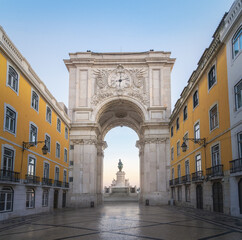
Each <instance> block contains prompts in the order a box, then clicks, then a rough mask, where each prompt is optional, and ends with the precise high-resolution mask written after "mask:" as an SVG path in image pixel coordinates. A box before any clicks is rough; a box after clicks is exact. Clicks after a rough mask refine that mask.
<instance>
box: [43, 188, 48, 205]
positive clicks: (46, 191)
mask: <svg viewBox="0 0 242 240" xmlns="http://www.w3.org/2000/svg"><path fill="white" fill-rule="evenodd" d="M48 199H49V191H48V190H47V189H44V190H43V195H42V207H47V206H48Z"/></svg>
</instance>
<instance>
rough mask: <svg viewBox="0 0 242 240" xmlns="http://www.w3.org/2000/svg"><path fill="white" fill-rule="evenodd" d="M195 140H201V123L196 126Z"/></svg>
mask: <svg viewBox="0 0 242 240" xmlns="http://www.w3.org/2000/svg"><path fill="white" fill-rule="evenodd" d="M194 138H195V139H199V138H200V125H199V122H197V123H196V124H195V125H194Z"/></svg>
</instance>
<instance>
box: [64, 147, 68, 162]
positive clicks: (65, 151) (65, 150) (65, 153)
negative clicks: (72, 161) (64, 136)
mask: <svg viewBox="0 0 242 240" xmlns="http://www.w3.org/2000/svg"><path fill="white" fill-rule="evenodd" d="M64 162H67V149H66V148H65V149H64Z"/></svg>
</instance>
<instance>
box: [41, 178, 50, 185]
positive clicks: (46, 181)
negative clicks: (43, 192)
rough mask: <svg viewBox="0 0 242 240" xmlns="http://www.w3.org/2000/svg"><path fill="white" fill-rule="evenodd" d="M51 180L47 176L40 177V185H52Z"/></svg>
mask: <svg viewBox="0 0 242 240" xmlns="http://www.w3.org/2000/svg"><path fill="white" fill-rule="evenodd" d="M52 182H53V180H52V179H49V178H42V185H45V186H52Z"/></svg>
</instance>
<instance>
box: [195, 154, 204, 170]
mask: <svg viewBox="0 0 242 240" xmlns="http://www.w3.org/2000/svg"><path fill="white" fill-rule="evenodd" d="M197 156H200V162H201V165H200V166H201V169H200V170H198V169H197ZM202 170H203V168H202V154H201V153H200V152H199V153H196V154H195V171H196V172H199V171H202Z"/></svg>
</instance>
